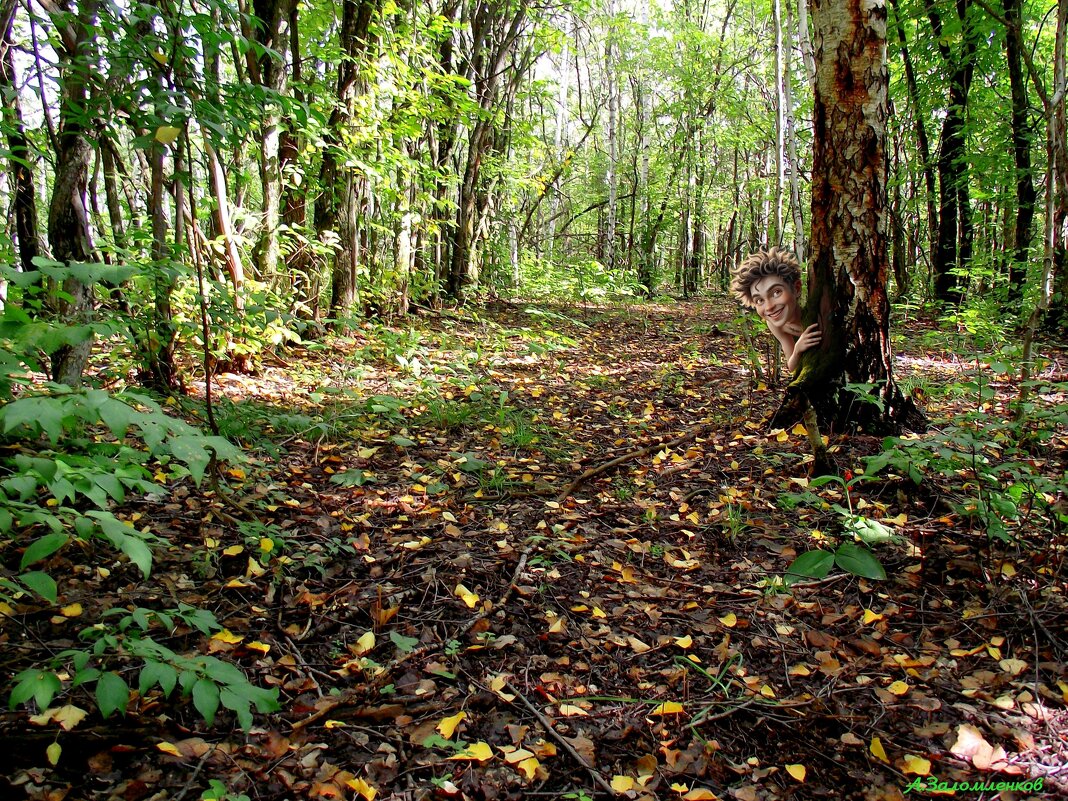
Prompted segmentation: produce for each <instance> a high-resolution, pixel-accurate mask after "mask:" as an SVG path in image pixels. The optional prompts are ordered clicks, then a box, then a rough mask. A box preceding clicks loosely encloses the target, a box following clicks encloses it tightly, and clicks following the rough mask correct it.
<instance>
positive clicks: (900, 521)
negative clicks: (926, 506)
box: [883, 512, 909, 526]
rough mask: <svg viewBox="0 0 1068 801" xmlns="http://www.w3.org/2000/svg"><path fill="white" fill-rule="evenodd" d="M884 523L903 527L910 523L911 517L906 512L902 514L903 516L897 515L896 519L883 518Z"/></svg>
mask: <svg viewBox="0 0 1068 801" xmlns="http://www.w3.org/2000/svg"><path fill="white" fill-rule="evenodd" d="M883 522H884V523H890V524H891V525H894V526H903V525H905V524H906V523H907V522H909V517H908V515H906V514H905V513H904V512H902V513H901V514H899V515H896V516H895V517H886V518H883Z"/></svg>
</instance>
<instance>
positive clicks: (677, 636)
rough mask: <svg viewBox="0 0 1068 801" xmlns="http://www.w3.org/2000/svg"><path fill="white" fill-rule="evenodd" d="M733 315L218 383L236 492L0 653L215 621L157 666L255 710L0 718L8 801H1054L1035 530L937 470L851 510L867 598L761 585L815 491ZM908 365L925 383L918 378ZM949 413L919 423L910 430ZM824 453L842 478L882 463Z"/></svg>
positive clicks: (504, 338) (1057, 589) (362, 357)
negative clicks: (105, 624) (207, 613)
mask: <svg viewBox="0 0 1068 801" xmlns="http://www.w3.org/2000/svg"><path fill="white" fill-rule="evenodd" d="M732 314H733V313H732V312H729V311H726V310H723V309H720V308H718V307H716V306H714V305H712V306H710V305H708V304H680V305H678V306H672V307H670V308H669V307H658V306H647V307H643V308H642V309H640V310H633V309H632V310H626V309H614V308H599V309H594V310H586V311H585V312H578V311H576V310H574V309H567V308H556V309H541V310H540V312H539V315H537V316H534V315H531V314H529V313H527V310H526V308H525V307H523V306H515V305H511V304H504V303H501V304H497V305H495V306H494V307H492V308H491V309H489V310H487V312H486V313H485V315H484V316H483V317H481V318H475V319H467V320H462V319H458V318H457V317H456V316H455V315H441V316H440V317H434V318H432V319H430V320H428V321H424V322H422V323H416V325H419V326H421V327H420V328H418V329H415V328H413V329H412V331H417V332H418V336H417V337H416V339H418V340H419V341H420V343H421V349H420V350H419V351H418V355H417V356H413V353H412V351H411V349H409V350H408V351H407V353H406V355H405V358H404V359H402V360H397V359H395V358H391V354H390V351H389V349H388V348H387V347H385V346H383V345H382V342H383V341H386V340H383V339H381V338H380V339H375V338H374V337H372V336H371V335H370V333H364V334H361V333H357V334H356V335H354V336H352V337H350V338H349V339H347V340H342V341H339V342H338V343H337V348H336V349H335V350H333V351H330V359H331V360H330V361H326V360H325V358H326V357H325V356H322V355H317V354H314V353H312V352H311V351H308V352H305V353H299V352H298V353H296V354H294V355H293V356H291V357H289V358H291V359H292V360H296V361H299V364H300V369H299V370H293V369H292V365H288V366H285V367H283V366H279V367H277V368H274V369H268V370H266V371H265V372H264V374H263V375H262V376H260V377H258V378H249V377H247V376H243V377H240V378H238V377H227V376H223V377H221V378H220V384H221V391H222V393H223V394H224V395H225V396H226V397H228V398H229V399H230V401H232V402H235V403H234V406H233V409H231V411H233V410H236V409H239V408H241V409H244V410H246V411H248V412H249V413H250V414H251V413H252V412H255V413H256V414H258V415H259V417H256V418H248V419H253V424H252V425H244V426H238V427H237V428H236V430H237V431H238V432H240V436H241V438H242V439H244V440H245V442H244V444H245V445H246V446H247V447H248V448H249V450H250V453H251V454H252V455H253V456H254V457H255V459H254V462H253V464H252V465H251V466H249V467H248V469H247V470H232V471H230V473H229V474H228V475H225V476H224V478H225V479H226V484H227V486H225V487H223V486H219V487H217V488H214V489H213V488H211V487H209V485H208V484H205V485H203V487H201V488H200V489H197V488H195V487H193V486H192V485H191V484H189V483H188V482H172V485H171V486H170V494H169V496H168V497H167V498H165V499H164V500H161V501H154V500H151V499H146V500H143V501H140V502H131V503H129V504H128V505H127V507H126V508H123V509H122V510H120V511H121V513H122V514H123V515H124V516H125V517H126V518H127V519H132V520H136V522H137V523H138V524H139V525H149V526H151V528H152V530H153V531H154V532H155V533H156V534H158V535H159V536H160V537H162V538H164V539H165V540H166V541H167V543H168V546H167V548H166V551H165V552H164V553H162V554H160V555H159V556H157V562H156V565H155V566H154V572H153V574H152V576H151V577H150V578H148V579H143V578H142V577H141V575H140V573H139V572H137V571H136V570H135V569H134V568H133V567H132V566H130V565H128V564H125V563H110V564H108V565H106V566H99V567H95V568H94V567H87V566H86V565H85V564H80V563H74V562H69V561H66V562H65V561H64V560H67V559H69V557H66V556H63V555H57V556H56V557H55V558H54V559H53V564H51V565H50V567H51V568H52V569H53V570H54V571H55V570H57V569H58V570H62V569H63V568H64V567H66V568H67V569H68V572H67V573H66V580H65V583H64V585H63V586H62V595H61V597H60V599H59V603H58V604H57V607H55V609H56V610H57V611H58V612H59V614H50V613H49V612H48V610H47V609H37V608H34V607H33V605H32V604H26V606H25V607H24V608H20V609H12V610H10V612H8V613H7V614H8V616H7V617H6V618H5V619H4V623H3V629H2V632H0V633H2V637H3V641H4V642H5V649H8V657H7V662H8V665H9V668H8V669H9V670H11V671H12V672H17V671H18V670H20V669H22V668H24V667H26V666H28V665H32V664H39V663H40V662H41V661H43V660H47V658H48V657H49V656H50V655H51V654H53V653H55V652H57V651H59V650H61V649H62V648H64V647H68V646H69V645H70V644H71V643H72V642H74V641H75V640H76V639H77V632H78V631H79V630H80V628H81V627H83V626H85V625H87V621H88V622H89V623H91V622H92V621H94V620H97V619H99V616H100V614H101V613H103V612H104V611H106V610H108V609H120V608H123V607H125V608H134V607H153V608H173V607H176V606H178V605H179V604H182V603H184V604H190V605H193V606H198V607H201V608H205V609H210V610H211V611H212V612H214V614H215V615H216V617H217V619H218V620H219V621H220V623H221V624H222V625H223V626H224V629H223V630H222V631H219V632H216V633H215V634H213V635H212V636H207V635H205V634H203V633H201V632H199V631H197V630H196V629H195V628H191V627H188V626H186V627H184V628H183V627H182V626H178V627H176V628H174V629H173V630H172V631H169V632H167V633H166V636H167V637H169V639H168V644H169V646H170V647H171V648H173V649H175V650H176V651H180V652H183V653H189V654H197V653H203V654H212V655H216V656H219V657H220V658H225V659H227V660H229V661H231V662H233V663H234V664H236V665H238V666H239V667H241V668H242V669H243V670H244V671H245V672H246V673H247V674H248V675H249V676H250V678H252V679H253V680H254V681H255V682H256V683H258V684H259V685H261V686H264V687H269V688H277V689H278V690H279V691H280V697H281V701H282V709H281V710H280V711H279V712H276V713H271V714H265V715H263V714H261V715H257V716H256V717H255V720H254V723H253V725H252V726H251V728H249V729H248V730H247V731H243V730H241V729H240V728H239V727H238V724H237V721H236V719H235V718H234V716H233V715H232V714H230V713H228V712H227V711H226V710H219V711H218V715H217V720H216V723H215V725H214V726H213V727H207V726H205V724H204V722H203V720H202V719H201V717H200V715H198V712H197V709H195V708H194V707H193V705H192V704H190V703H189V702H188V701H180V700H176V696H171V698H169V699H165V698H163V697H162V696H161V695H160V694H159V692H158V691H154V690H151V689H150V690H149V691H147V692H146V693H145V694H144V695H141V694H140V693H137V692H135V693H134V695H133V697H132V698H131V700H130V703H129V707H128V710H127V714H126V715H125V716H123V717H117V716H112V717H110V718H109V719H107V720H103V719H101V718H100V715H99V712H96V711H93V712H88V711H87V710H86V709H84V708H83V707H85V706H91V704H90V703H88V702H87V701H86V700H85V699H83V698H81V697H79V695H78V692H77V690H76V689H73V688H69V687H67V688H65V690H64V695H63V696H62V697H58V696H57V700H56V701H55V702H53V704H52V706H50V707H49V708H47V709H39V710H36V713H35V714H32V715H31V712H32V711H33V710H27V709H25V708H19V709H17V710H14V711H9V712H7V713H5V714H4V717H3V722H2V724H0V726H2V728H0V732H2V736H3V737H4V739H5V741H6V742H7V744H8V746H9V747H8V753H9V759H8V760H7V769H6V770H5V772H4V776H3V778H2V779H0V781H3V782H5V783H6V784H7V787H8V792H7V794H6V797H11V798H16V797H26V798H32V799H55V801H58V800H59V799H63V798H86V799H120V798H121V799H128V800H130V801H137V800H138V799H162V798H233V799H239V798H241V797H242V796H245V797H248V798H249V799H275V798H278V799H281V798H293V799H296V798H299V799H335V798H336V799H341V798H345V799H355V798H362V799H365V800H366V801H373V799H375V798H396V799H520V798H528V797H552V798H574V799H581V798H587V797H597V796H601V797H608V796H616V797H621V798H632V799H660V798H681V799H689V800H690V801H696V800H697V799H714V798H724V799H725V798H737V799H743V801H744V800H746V799H778V798H787V797H789V798H865V799H879V798H887V799H894V798H901V797H902V794H903V792H904V788H905V787H906V786H907V785H908V784H909V782H910V781H911V780H912V779H913V778H916V777H931V776H935V777H937V778H938V779H939V780H943V781H949V782H953V781H978V780H1015V779H1036V778H1041V779H1043V782H1044V788H1045V792H1046V793H1057V792H1068V775H1066V769H1065V767H1064V766H1065V765H1066V764H1068V734H1066V732H1068V715H1066V712H1065V703H1066V700H1068V678H1066V674H1065V667H1064V659H1065V637H1064V632H1065V631H1066V630H1068V625H1066V624H1068V615H1066V603H1065V597H1064V591H1065V576H1064V556H1065V546H1066V536H1065V531H1064V528H1063V526H1062V528H1061V529H1060V531H1059V532H1058V533H1057V535H1056V536H1055V537H1054V538H1053V539H1052V540H1051V541H1048V542H1042V543H1035V542H1033V541H1028V539H1027V537H1028V532H1027V531H1026V530H1025V529H1023V528H1022V527H1021V530H1019V531H1018V532H1016V533H1017V535H1018V536H1019V538H1020V540H1019V542H1020V543H1021V546H1022V547H1017V546H1016V545H1009V544H1006V543H1002V542H1000V541H999V540H997V539H994V538H991V537H989V536H988V535H987V534H986V533H985V532H983V531H981V530H980V529H979V528H978V527H977V526H976V525H975V520H974V518H969V517H967V516H965V515H963V514H962V513H961V510H960V508H959V507H953V506H951V505H948V504H947V503H946V502H945V500H944V498H943V497H942V495H943V492H944V490H945V487H944V486H941V485H940V484H939V479H938V477H937V476H935V477H934V478H929V477H928V478H925V479H924V481H923V483H921V484H920V485H919V486H916V485H915V484H912V483H911V482H907V481H905V480H904V479H899V478H896V477H893V476H887V477H882V476H880V477H879V478H877V479H876V480H873V481H871V482H868V483H866V484H865V485H864V486H863V487H861V488H860V490H859V491H857V492H856V493H855V495H854V498H855V499H859V502H858V508H859V509H860V510H863V511H864V512H865V515H866V519H869V520H873V521H879V522H880V523H881V524H882V525H883V527H884V528H887V529H892V530H893V532H894V533H895V534H896V535H899V536H898V537H897V538H896V539H895V541H894V542H893V543H892V544H889V545H887V546H886V547H882V548H880V549H879V550H878V555H879V558H880V559H881V560H882V563H883V565H884V566H885V568H886V573H887V575H888V576H889V579H888V580H886V581H875V580H871V579H865V578H858V577H856V576H851V575H849V574H843V573H831V574H829V575H827V577H826V578H823V579H818V580H811V581H800V582H797V583H795V584H793V586H792V587H787V586H786V585H785V584H784V583H783V581H782V577H783V574H784V573H785V570H786V567H787V565H789V564H790V562H791V561H792V560H793V559H794V558H795V557H796V556H797V555H798V554H800V553H802V552H804V551H805V550H809V549H811V548H812V547H814V546H818V545H819V544H820V543H821V542H822V541H823V540H825V538H826V536H827V533H826V532H828V531H831V530H833V528H834V526H835V520H836V517H835V515H834V513H833V512H831V511H829V510H830V508H831V506H830V505H831V504H834V503H840V502H841V495H840V493H836V491H835V489H834V488H833V487H832V486H826V485H825V486H824V487H820V488H819V490H820V492H819V494H818V499H816V500H813V499H811V498H810V499H809V501H807V502H806V503H802V504H795V505H789V504H786V505H784V504H783V503H781V501H782V499H783V497H784V496H786V495H787V494H789V493H793V494H797V495H804V493H806V492H810V490H809V489H808V484H809V481H810V478H811V477H810V476H809V475H808V462H809V461H810V457H808V456H807V449H806V440H805V437H804V431H803V429H794V430H792V431H776V432H767V431H765V430H764V429H763V427H762V420H763V419H765V418H766V417H767V415H768V414H769V412H770V411H771V410H772V409H773V408H774V404H775V403H776V401H777V398H778V393H777V392H775V391H774V389H775V388H774V387H773V388H771V389H769V388H768V387H767V386H766V385H765V383H764V380H763V379H760V378H758V377H756V376H755V375H754V371H753V369H752V367H751V365H749V364H748V363H746V362H745V361H743V360H741V359H740V358H739V355H740V354H743V353H744V352H745V349H744V347H743V346H742V344H741V343H742V340H741V333H740V332H739V331H738V330H737V322H736V321H735V320H733V319H732ZM580 317H581V319H580ZM538 321H541V322H540V327H539V322H538ZM401 333H402V332H399V331H398V332H396V337H395V338H399V337H400V335H401ZM408 333H409V335H411V331H409V332H408ZM413 359H414V360H417V361H418V363H419V365H421V366H420V368H419V370H418V371H413V367H412V365H413V363H414V361H413ZM902 364H903V366H904V365H907V369H909V370H911V371H912V373H913V374H915V375H919V376H921V377H925V379H926V380H928V381H932V382H940V381H941V382H945V381H947V380H948V379H946V378H945V375H944V374H943V373H940V372H939V370H940V368H941V367H942V365H943V364H944V362H942V361H940V357H939V355H938V354H932V353H923V354H922V355H919V356H916V355H912V356H911V357H910V359H909V360H907V361H905V360H903V362H902ZM461 368H462V369H461ZM903 369H905V368H904V367H903ZM925 369H926V370H927V371H928V373H927V374H926V376H925V374H924V373H923V370H925ZM416 373H418V375H417V374H416ZM324 375H326V376H329V377H330V379H329V381H323V380H322V376H324ZM428 377H429V378H428ZM1011 389H1012V388H1011V386H1010V385H1008V384H1007V383H1006V385H1004V386H1002V387H1001V388H1000V389H999V393H1000V394H999V395H998V396H997V397H996V398H995V400H994V402H995V403H1000V404H1002V405H1004V404H1007V403H1008V398H1009V396H1010V395H1011ZM969 402H970V401H969V399H968V398H967V397H960V398H956V399H954V398H951V397H946V398H944V399H943V400H942V401H940V402H938V403H936V402H935V401H933V400H931V399H930V398H928V399H927V404H928V411H929V412H932V413H933V415H934V417H935V419H936V423H937V421H938V420H951V419H952V418H953V416H954V415H955V413H956V412H957V411H958V410H959V409H958V407H957V406H955V405H954V404H955V403H956V404H966V403H969ZM242 404H244V406H242ZM256 410H258V411H256ZM992 411H995V412H996V411H997V409H993V408H992ZM248 419H245V423H246V424H247V423H248ZM1065 439H1066V435H1065V432H1064V431H1063V430H1062V431H1060V432H1059V434H1058V439H1057V441H1058V442H1059V443H1060V445H1062V446H1063V445H1064V444H1065ZM830 444H831V449H832V452H833V453H834V455H835V459H836V461H837V463H838V464H840V465H842V466H844V467H847V468H851V469H853V470H856V469H858V467H859V466H860V465H862V464H863V457H865V456H871V455H873V454H876V453H878V452H879V450H880V442H879V441H878V440H876V439H874V438H871V437H866V436H863V435H855V436H852V437H835V438H833V440H832V442H831V443H830ZM1062 453H1063V451H1062ZM1044 468H1045V469H1046V471H1047V472H1049V473H1051V474H1052V475H1054V476H1056V475H1057V473H1058V471H1060V475H1061V476H1063V471H1064V460H1063V457H1061V459H1060V461H1059V462H1058V461H1057V458H1056V457H1050V458H1048V459H1047V460H1046V462H1045V464H1044ZM120 667H121V666H120ZM94 709H95V708H94ZM212 793H215V795H212Z"/></svg>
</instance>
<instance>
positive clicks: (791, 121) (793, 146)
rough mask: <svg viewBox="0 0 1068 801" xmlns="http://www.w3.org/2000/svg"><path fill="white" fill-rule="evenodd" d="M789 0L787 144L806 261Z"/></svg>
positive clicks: (798, 239)
mask: <svg viewBox="0 0 1068 801" xmlns="http://www.w3.org/2000/svg"><path fill="white" fill-rule="evenodd" d="M791 8H792V6H791V5H790V2H789V0H787V3H786V49H785V50H784V63H785V70H784V72H785V76H784V80H783V98H784V99H785V101H786V144H787V149H788V150H787V152H788V155H789V157H790V210H791V212H792V214H793V220H794V254H795V255H796V256H797V260H798V261H799V262H800V263H801V264H804V263H805V218H804V213H803V211H802V209H801V187H800V184H801V181H800V175H799V174H800V172H801V164H800V162H799V161H798V158H797V122H796V119H795V117H794V100H793V88H792V87H793V83H794V71H793V65H792V58H791V56H790V53H791V52H792V51H793V47H792V44H791V41H790V33H791V31H792V29H793V18H792V14H791V11H790V9H791Z"/></svg>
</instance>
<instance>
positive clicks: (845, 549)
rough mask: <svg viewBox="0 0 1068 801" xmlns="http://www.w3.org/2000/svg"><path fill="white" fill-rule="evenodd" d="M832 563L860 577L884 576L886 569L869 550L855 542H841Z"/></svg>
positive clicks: (883, 577) (880, 577) (879, 577)
mask: <svg viewBox="0 0 1068 801" xmlns="http://www.w3.org/2000/svg"><path fill="white" fill-rule="evenodd" d="M834 563H835V564H836V565H838V566H839V567H840V568H842V570H844V571H846V572H847V573H852V574H853V575H854V576H861V577H862V578H869V579H879V580H883V579H885V578H886V570H884V569H883V565H882V563H881V562H880V561H879V560H878V559H877V558H876V557H875V554H873V553H872V552H871V551H869V550H868V549H867V548H864V547H863V546H860V545H857V544H856V543H855V542H843V543H842V544H841V545H839V546H838V550H837V551H835V552H834Z"/></svg>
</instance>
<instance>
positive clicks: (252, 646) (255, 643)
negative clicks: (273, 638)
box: [245, 640, 271, 654]
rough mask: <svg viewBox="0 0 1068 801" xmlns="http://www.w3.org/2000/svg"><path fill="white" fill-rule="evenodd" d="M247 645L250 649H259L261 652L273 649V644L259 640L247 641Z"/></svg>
mask: <svg viewBox="0 0 1068 801" xmlns="http://www.w3.org/2000/svg"><path fill="white" fill-rule="evenodd" d="M245 647H246V648H248V649H249V650H250V651H259V652H260V653H261V654H265V653H267V652H268V651H270V650H271V646H269V645H268V644H267V643H265V642H260V641H259V640H253V641H252V642H247V643H245Z"/></svg>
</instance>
